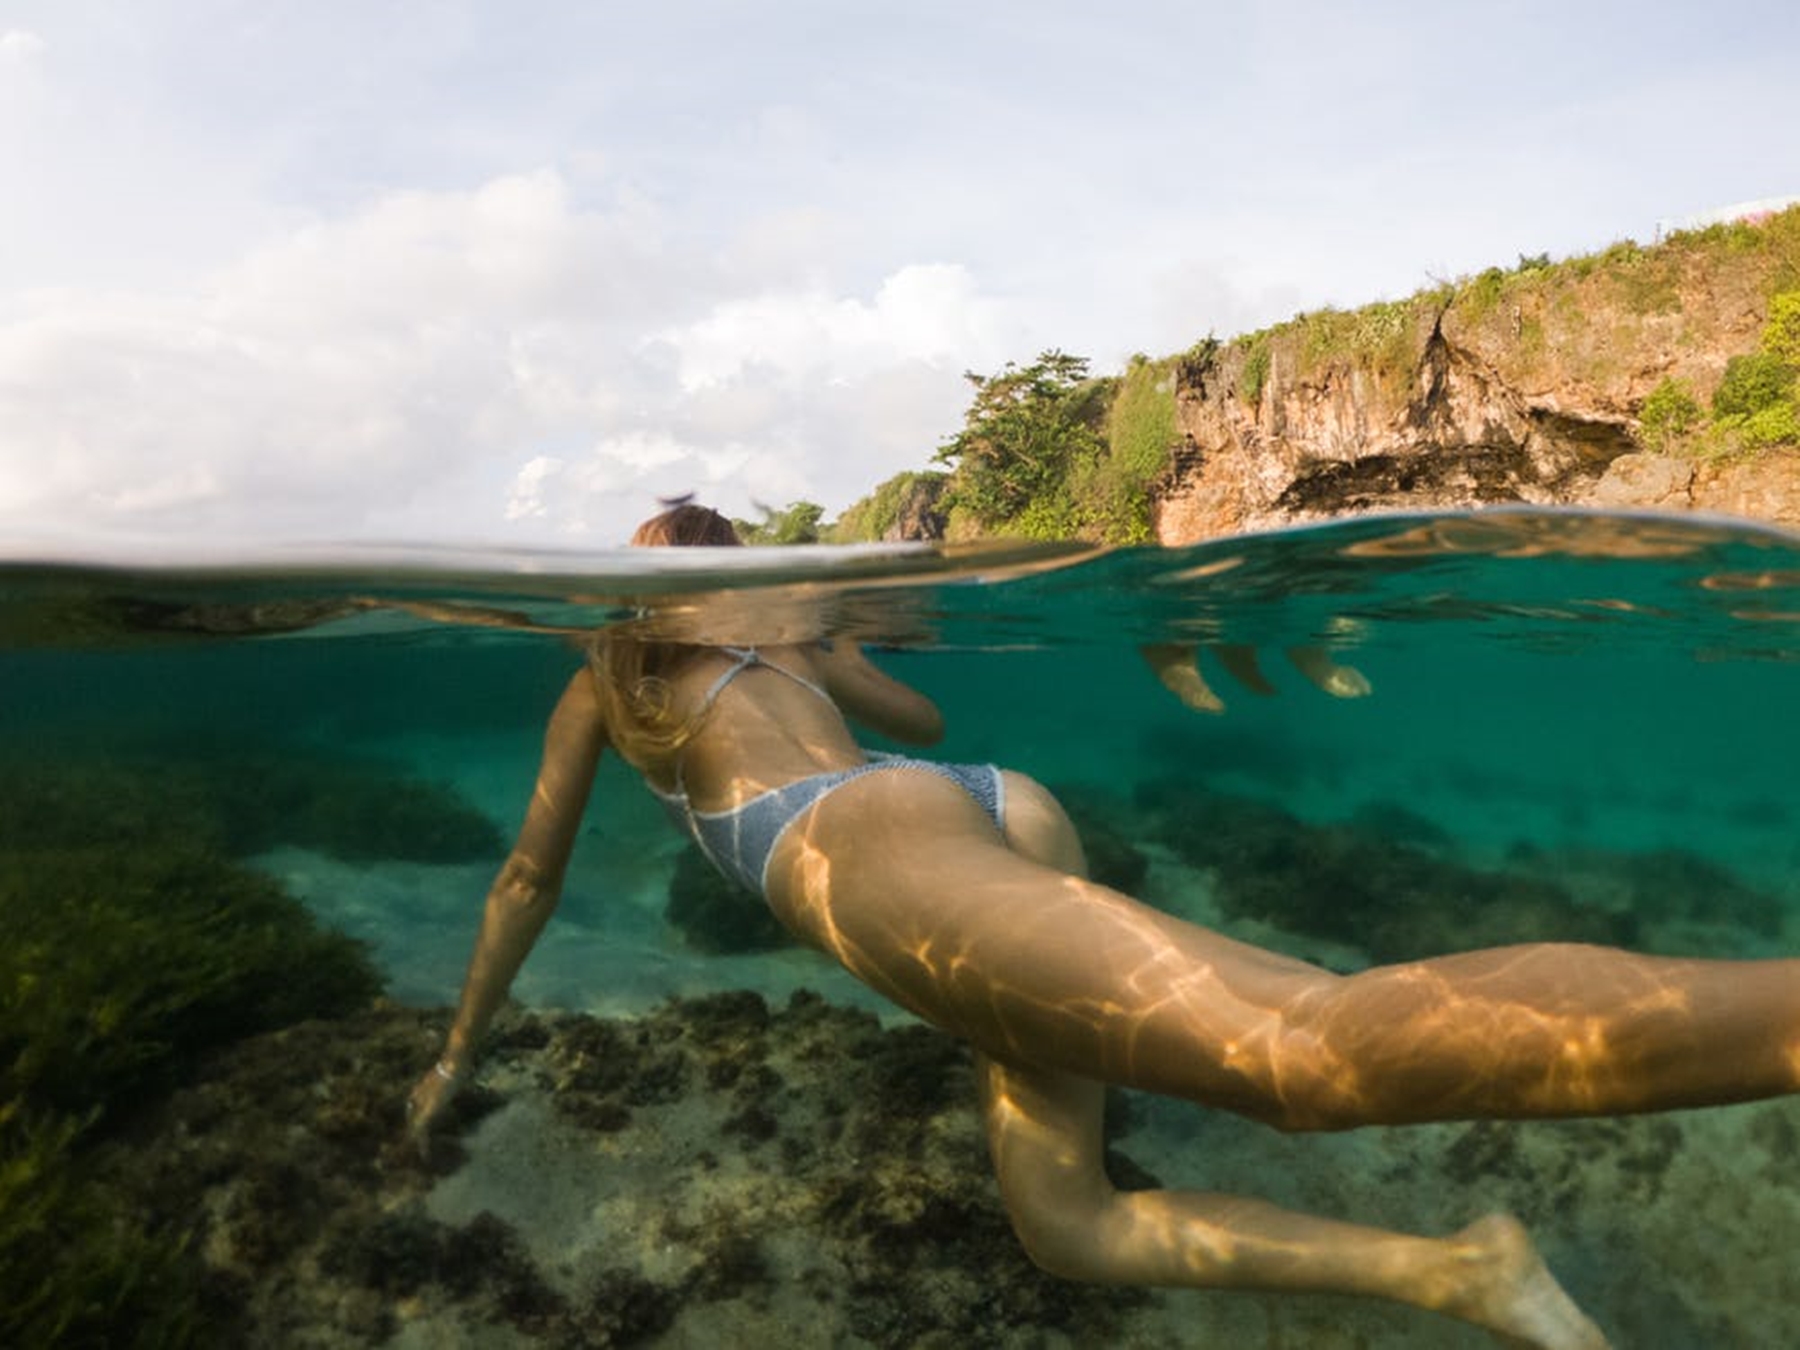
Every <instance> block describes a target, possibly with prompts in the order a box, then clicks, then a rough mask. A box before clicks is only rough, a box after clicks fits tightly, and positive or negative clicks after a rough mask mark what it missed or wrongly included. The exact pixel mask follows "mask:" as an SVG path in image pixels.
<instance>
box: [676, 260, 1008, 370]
mask: <svg viewBox="0 0 1800 1350" xmlns="http://www.w3.org/2000/svg"><path fill="white" fill-rule="evenodd" d="M1002 314H1003V307H1002V306H1001V305H1000V304H999V303H997V302H996V301H994V300H991V299H987V298H984V297H983V296H981V295H980V294H979V293H978V291H977V288H976V286H975V283H974V281H973V279H972V278H971V277H970V275H969V273H968V271H967V270H966V269H965V268H963V267H960V266H956V265H952V264H915V265H912V266H907V267H903V268H901V269H899V270H898V271H896V272H894V273H893V274H892V275H891V276H889V277H888V278H887V279H886V280H884V281H883V282H882V283H881V286H880V288H879V289H878V290H877V291H876V293H875V296H874V298H873V299H872V300H869V301H864V300H862V299H859V298H856V297H845V296H838V295H833V294H831V293H829V292H828V291H825V290H823V289H812V290H808V291H805V292H800V293H794V292H772V293H767V294H762V295H757V296H752V297H747V298H743V299H730V300H726V301H723V302H721V303H720V304H718V305H716V306H714V307H713V309H712V311H711V312H710V313H708V314H707V315H706V316H705V317H704V318H701V319H698V320H696V321H694V322H692V323H688V324H684V325H681V326H679V327H672V328H667V329H664V330H663V331H661V332H660V333H658V334H656V335H655V337H654V338H653V339H652V340H653V341H655V342H659V343H662V344H665V345H667V346H668V347H669V348H670V349H671V350H673V351H674V352H675V354H676V363H677V369H678V370H679V373H680V379H681V383H682V386H683V387H684V388H685V389H687V390H689V391H697V390H701V389H705V388H707V387H708V386H712V385H717V384H722V383H724V382H726V381H729V380H732V379H734V378H737V377H741V376H743V375H745V374H746V373H747V372H750V371H758V372H763V373H771V374H778V375H780V376H784V377H786V378H789V379H794V380H805V381H817V380H820V379H824V380H834V379H848V378H854V377H857V376H861V375H864V374H866V373H868V372H869V371H871V370H876V369H880V368H881V367H883V366H886V365H892V364H895V363H902V362H911V361H927V362H951V363H954V362H955V361H957V360H970V359H974V360H976V361H983V362H984V361H986V360H988V359H990V358H992V357H994V356H997V355H998V353H1000V352H1001V351H1002V350H1004V331H1005V328H1004V323H1003V318H1002Z"/></svg>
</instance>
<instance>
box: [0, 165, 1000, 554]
mask: <svg viewBox="0 0 1800 1350" xmlns="http://www.w3.org/2000/svg"><path fill="white" fill-rule="evenodd" d="M666 235H667V231H666V230H665V229H664V227H663V222H662V221H661V220H660V219H659V218H658V215H657V213H656V211H655V210H654V209H653V208H651V207H650V206H648V205H646V204H645V203H644V202H643V201H641V200H637V199H634V198H632V197H630V196H629V195H623V194H621V195H620V196H618V197H617V198H616V199H615V200H613V201H612V202H610V203H608V204H607V205H606V206H605V207H604V208H596V207H592V206H587V205H584V204H582V203H580V202H578V201H576V200H575V199H574V198H573V195H572V193H571V191H570V189H569V186H568V184H567V182H566V181H565V180H564V179H563V178H562V176H561V175H559V174H557V173H555V172H551V171H541V172H537V173H530V174H519V175H509V176H506V177H502V178H498V179H495V180H493V181H491V182H488V183H486V184H483V185H481V186H480V187H478V188H476V189H473V190H471V191H467V192H442V193H423V192H404V193H394V194H389V195H386V196H384V197H381V198H379V199H377V200H375V201H373V202H372V203H370V204H369V205H368V206H367V207H366V208H364V209H362V210H359V211H357V212H354V213H351V214H349V215H346V216H344V217H342V218H340V219H321V220H315V221H313V222H311V223H308V224H306V225H304V226H302V227H301V228H299V229H296V230H294V231H292V232H290V233H288V234H286V235H284V236H281V237H279V238H275V239H272V240H270V241H268V242H267V243H265V244H263V245H262V246H260V247H258V248H256V249H254V250H252V251H251V252H250V253H249V254H248V255H247V256H245V257H244V258H243V259H241V260H240V261H239V262H237V263H235V264H233V265H230V266H228V267H225V268H223V269H221V270H219V271H218V272H216V273H215V274H214V275H213V276H212V277H211V278H209V279H208V280H207V281H206V283H205V284H204V285H200V286H196V287H194V288H192V289H191V290H188V291H185V292H178V293H176V294H173V295H156V294H148V293H130V292H125V293H119V292H88V291H80V290H71V289H64V290H60V291H39V292H35V293H31V294H29V295H24V296H15V298H14V305H13V315H12V317H11V318H10V319H5V318H0V369H4V370H5V372H6V378H5V380H4V381H3V382H0V427H4V428H5V432H4V433H3V434H0V527H4V526H5V525H6V524H7V523H8V521H9V520H10V521H15V522H20V523H23V522H24V521H25V520H26V518H29V519H30V520H32V521H35V522H40V523H41V522H43V521H45V520H51V521H54V522H56V524H57V526H58V528H62V529H66V530H68V531H74V532H84V533H99V534H105V533H108V532H116V531H125V530H130V531H144V530H150V531H165V532H169V533H176V534H179V533H183V532H193V531H200V532H213V531H230V532H233V533H236V534H239V535H255V536H260V537H269V536H271V535H275V536H280V535H304V536H309V537H315V538H316V537H327V538H355V537H369V536H371V535H379V534H383V533H403V534H407V535H412V536H430V537H437V538H442V539H456V538H463V539H468V538H480V539H494V538H501V539H506V538H512V539H515V540H518V541H520V542H526V541H527V540H528V539H529V538H531V537H532V536H533V535H536V534H549V535H551V536H552V537H556V538H566V537H567V536H568V535H569V534H571V533H578V532H581V531H597V532H601V534H602V537H600V538H597V539H593V540H590V541H588V542H597V543H607V542H615V541H616V539H617V538H621V537H623V534H624V533H625V531H626V530H627V529H628V527H629V525H630V523H631V522H632V520H633V519H635V517H637V516H639V515H642V514H644V511H645V509H646V508H647V506H648V505H649V504H650V502H651V500H652V499H653V498H654V497H655V496H656V495H659V494H666V493H669V492H678V491H684V490H697V491H700V492H702V493H704V494H707V495H708V496H710V497H712V498H713V499H715V500H717V501H719V503H720V505H721V506H723V507H724V508H725V509H728V510H735V511H739V512H742V511H745V510H747V509H748V508H749V505H750V503H751V501H752V500H754V499H761V500H765V501H770V502H772V503H774V504H777V505H780V504H785V502H786V501H788V500H792V499H794V498H796V497H800V496H809V497H814V498H826V499H828V504H829V505H831V506H832V507H833V508H834V509H835V508H837V507H841V506H842V505H845V504H847V503H848V501H849V500H850V499H851V498H852V497H854V496H855V495H857V494H858V493H860V492H861V491H864V490H866V489H867V488H869V487H871V486H873V485H874V483H875V482H877V481H879V480H880V479H881V478H883V477H885V476H886V475H887V474H889V473H892V472H895V471H897V470H898V469H901V468H907V467H916V466H917V465H918V464H919V463H920V462H922V461H923V459H924V458H925V457H926V456H927V455H928V454H929V451H930V448H931V447H932V446H933V445H935V443H936V442H937V440H938V439H939V438H940V437H941V435H942V434H943V433H944V431H945V430H946V424H945V423H946V419H949V420H953V419H954V417H955V415H956V408H957V407H958V406H959V404H960V400H961V398H962V396H963V387H962V382H961V379H960V371H961V370H962V369H963V368H964V366H966V365H968V364H970V363H972V362H981V361H986V360H988V359H990V358H994V359H997V357H998V353H999V352H1000V351H1001V349H1002V344H1001V341H1000V339H999V338H998V336H997V334H998V333H999V332H1000V331H1001V329H1002V317H1003V310H1004V307H1003V306H1002V305H1000V304H999V303H998V302H996V301H994V300H992V299H989V298H986V297H984V296H982V295H981V293H980V289H979V287H978V286H977V285H976V283H975V281H974V279H973V278H972V277H971V276H970V274H969V273H968V272H967V271H966V270H965V269H963V268H960V267H956V266H948V265H917V266H908V267H902V268H900V269H898V270H896V271H895V272H894V273H893V274H892V275H891V276H889V277H888V278H887V279H886V280H885V281H884V282H882V283H881V284H880V285H879V286H878V287H876V289H875V291H874V293H873V294H872V295H870V296H868V297H860V296H855V295H839V294H834V293H832V292H831V291H829V290H827V289H825V288H823V287H822V286H819V285H814V286H811V287H809V288H808V289H805V290H803V291H783V290H780V289H774V288H770V287H767V286H764V285H762V284H761V283H760V281H759V279H758V278H755V277H749V276H746V277H742V278H737V277H732V276H728V275H725V274H724V273H723V272H721V271H720V270H719V268H718V265H717V264H716V263H713V262H711V261H709V259H708V258H707V257H706V256H705V255H700V254H696V253H695V252H694V251H692V250H689V251H688V252H686V253H679V252H677V251H675V250H674V249H672V248H671V247H670V246H669V245H668V243H667V240H666ZM734 286H736V287H738V288H740V289H741V291H742V292H743V293H742V294H740V295H736V296H734V295H733V294H732V288H733V287H734ZM702 288H704V289H705V290H708V291H710V292H711V293H713V294H722V295H724V296H725V298H723V299H721V300H719V301H717V302H716V303H713V304H712V305H711V306H710V308H706V309H704V310H702V306H701V302H700V298H699V297H700V293H701V290H702ZM0 313H4V311H0ZM646 333H651V334H654V335H655V336H654V337H653V338H651V339H646V337H645V336H644V335H645V334H646ZM890 389H904V390H905V398H904V400H901V399H896V398H892V397H884V396H883V394H882V391H883V390H890ZM850 391H854V394H853V395H852V394H851V393H850Z"/></svg>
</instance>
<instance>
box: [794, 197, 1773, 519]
mask: <svg viewBox="0 0 1800 1350" xmlns="http://www.w3.org/2000/svg"><path fill="white" fill-rule="evenodd" d="M1745 313H1749V314H1757V315H1762V316H1764V326H1763V327H1762V330H1761V335H1760V340H1758V339H1756V338H1752V337H1750V336H1748V335H1747V334H1746V332H1745V330H1744V328H1743V321H1742V315H1743V314H1745ZM1734 325H1735V326H1734ZM1447 340H1449V341H1454V342H1456V343H1458V344H1460V345H1461V346H1462V348H1463V349H1464V350H1465V351H1466V352H1467V353H1468V354H1469V355H1470V357H1471V358H1472V359H1473V360H1474V361H1475V362H1476V363H1478V364H1479V365H1481V366H1484V367H1485V368H1486V369H1487V370H1488V371H1489V372H1490V373H1491V374H1493V375H1494V376H1495V377H1496V378H1498V379H1500V380H1501V381H1506V380H1510V381H1512V382H1513V384H1514V385H1515V386H1518V387H1529V388H1531V389H1534V390H1546V389H1549V390H1556V391H1569V390H1579V391H1590V392H1593V393H1594V394H1595V396H1596V399H1597V401H1598V403H1599V404H1600V405H1603V406H1604V407H1605V409H1606V412H1605V414H1604V416H1605V417H1607V418H1610V419H1612V420H1611V425H1612V426H1614V427H1616V428H1617V433H1616V434H1617V436H1618V438H1620V439H1623V440H1627V441H1634V442H1635V443H1636V444H1638V445H1640V446H1641V447H1643V448H1644V449H1646V450H1651V451H1656V452H1659V453H1664V454H1675V455H1684V456H1692V457H1705V458H1716V457H1723V456H1734V457H1744V456H1751V455H1756V454H1759V453H1761V452H1763V451H1764V450H1767V449H1769V448H1771V447H1783V446H1800V207H1795V208H1791V209H1789V210H1787V211H1785V212H1781V213H1779V214H1777V215H1774V216H1772V217H1768V218H1765V219H1761V220H1756V221H1738V222H1734V223H1731V224H1724V225H1713V226H1709V227H1707V228H1705V229H1700V230H1693V231H1686V232H1680V233H1676V234H1673V235H1670V236H1669V237H1668V238H1666V239H1664V240H1662V241H1660V242H1658V243H1656V244H1654V245H1640V244H1637V243H1632V242H1629V241H1627V242H1622V243H1618V244H1614V245H1612V246H1611V247H1609V248H1607V249H1604V250H1602V251H1600V252H1597V253H1594V254H1590V255H1586V256H1581V257H1575V258H1569V259H1566V260H1562V261H1553V260H1552V259H1551V258H1550V257H1549V256H1548V255H1546V254H1536V255H1533V256H1522V257H1520V258H1519V260H1518V264H1517V266H1515V267H1512V268H1500V267H1490V268H1488V269H1486V270H1485V271H1482V272H1480V273H1478V274H1476V275H1475V276H1472V277H1463V278H1459V279H1457V280H1455V281H1451V282H1441V283H1437V284H1434V285H1432V286H1429V287H1426V288H1424V289H1421V290H1420V291H1419V292H1417V293H1416V294H1414V295H1412V296H1409V297H1407V298H1404V299H1400V300H1392V301H1382V302H1378V303H1375V304H1370V305H1365V306H1362V307H1361V308H1358V309H1352V310H1341V309H1336V308H1325V309H1321V310H1315V311H1311V312H1307V313H1302V314H1299V315H1296V316H1295V317H1294V318H1292V319H1289V320H1286V321H1285V322H1282V323H1279V324H1274V325H1272V326H1270V327H1268V328H1264V329H1260V330H1258V331H1256V332H1252V333H1247V334H1244V335H1242V336H1240V337H1237V338H1234V339H1232V340H1230V341H1227V342H1223V343H1221V342H1218V341H1216V340H1214V339H1212V338H1208V339H1207V340H1206V341H1204V342H1202V343H1199V344H1197V345H1196V346H1195V347H1194V348H1192V349H1191V350H1189V351H1188V352H1185V353H1182V354H1180V355H1177V356H1172V357H1167V358H1163V359H1160V360H1155V359H1151V358H1148V357H1144V356H1135V357H1133V358H1132V359H1131V362H1130V364H1129V366H1128V367H1127V369H1126V371H1125V372H1124V373H1123V374H1122V375H1118V376H1095V375H1093V374H1092V373H1091V371H1090V370H1089V366H1088V362H1087V360H1086V359H1084V358H1082V357H1079V356H1072V355H1070V354H1068V353H1066V352H1061V351H1055V350H1052V351H1047V352H1044V353H1042V354H1041V355H1040V356H1039V357H1038V358H1037V359H1036V360H1035V361H1034V362H1032V363H1031V364H1029V365H1026V366H1018V365H1014V364H1008V365H1007V366H1006V367H1005V368H1004V369H1003V370H1001V371H1000V372H999V373H998V374H995V375H987V376H983V375H974V374H971V375H969V376H968V379H969V382H970V384H971V385H972V386H973V389H974V397H973V399H972V401H971V404H970V407H969V409H968V411H967V413H966V414H965V417H964V424H963V427H962V429H961V430H960V431H959V432H957V434H956V435H954V436H952V437H950V438H949V439H948V440H946V441H945V442H944V443H943V445H942V446H940V447H939V450H938V452H937V454H936V456H935V458H936V459H937V461H938V462H940V463H943V464H946V465H948V466H949V467H950V472H949V474H948V476H947V477H946V478H943V479H942V480H941V481H934V482H931V483H929V484H925V485H924V487H925V488H926V489H928V492H929V493H930V494H935V495H934V496H933V497H932V500H933V501H935V502H937V503H938V505H939V506H940V507H941V509H942V511H943V514H944V515H946V516H947V520H948V534H949V535H950V536H951V537H953V538H969V537H973V536H977V535H1012V536H1026V537H1033V538H1070V537H1079V538H1086V539H1092V540H1096V541H1103V542H1109V543H1136V542H1140V541H1144V540H1148V539H1150V538H1151V537H1152V534H1153V531H1152V527H1151V498H1152V485H1153V484H1154V483H1155V481H1156V480H1157V478H1158V476H1159V475H1161V474H1163V473H1165V472H1166V471H1167V470H1168V469H1169V467H1170V463H1171V451H1172V450H1174V449H1175V448H1177V447H1178V446H1179V445H1180V444H1181V442H1182V440H1183V436H1184V433H1183V429H1182V427H1181V425H1180V423H1179V420H1178V417H1177V408H1178V399H1177V396H1178V393H1179V392H1181V391H1191V392H1197V391H1200V390H1202V389H1204V391H1205V393H1204V396H1205V397H1208V398H1213V399H1217V398H1220V397H1221V396H1224V397H1228V398H1229V399H1230V400H1231V405H1232V407H1233V408H1235V409H1237V410H1238V411H1236V412H1234V413H1231V414H1230V416H1232V417H1234V418H1236V419H1238V420H1239V421H1241V422H1243V423H1244V425H1245V426H1246V427H1254V428H1255V429H1254V430H1253V431H1247V432H1246V433H1245V434H1246V435H1248V436H1249V437H1250V439H1251V442H1252V443H1254V442H1255V439H1256V437H1257V436H1261V437H1262V438H1264V440H1265V441H1266V440H1267V439H1268V438H1269V437H1270V436H1280V435H1283V434H1291V433H1284V432H1282V431H1281V430H1278V429H1277V428H1279V427H1281V426H1282V425H1283V414H1282V413H1281V411H1280V410H1279V409H1277V408H1275V407H1273V406H1271V407H1269V408H1265V407H1264V401H1265V398H1266V397H1268V396H1271V395H1272V396H1273V397H1275V398H1277V399H1281V398H1284V397H1285V398H1290V399H1291V398H1293V397H1294V396H1295V394H1296V392H1299V393H1300V394H1301V396H1302V401H1304V399H1305V397H1307V396H1308V392H1309V391H1311V392H1316V391H1318V390H1321V389H1325V388H1328V387H1329V388H1333V389H1336V390H1339V391H1342V390H1344V389H1349V390H1351V391H1352V397H1353V398H1354V400H1355V401H1356V402H1357V404H1358V406H1359V408H1373V407H1376V406H1377V405H1379V406H1380V408H1382V409H1383V410H1384V415H1386V416H1390V417H1393V418H1394V419H1395V420H1397V421H1399V422H1402V423H1404V422H1407V421H1409V420H1410V421H1412V422H1413V423H1414V424H1415V425H1416V424H1417V420H1418V418H1419V417H1420V415H1421V410H1422V407H1423V400H1424V399H1426V398H1427V397H1428V396H1430V395H1431V394H1432V393H1433V390H1434V383H1433V382H1434V376H1433V371H1432V368H1431V362H1432V360H1433V359H1435V358H1434V355H1433V353H1434V350H1436V349H1440V348H1441V347H1442V345H1443V344H1444V343H1445V342H1446V341H1447ZM1659 371H1660V372H1666V373H1663V374H1662V376H1661V379H1660V382H1658V379H1657V376H1658V373H1659ZM1646 372H1648V376H1647V377H1646ZM1562 401H1563V400H1562V399H1561V398H1560V397H1559V398H1557V399H1555V400H1552V405H1553V411H1554V410H1555V405H1557V404H1560V403H1561V402H1562ZM1534 406H1535V405H1534ZM1222 415H1223V414H1222ZM1265 419H1268V420H1265ZM923 478H924V475H919V474H913V473H907V474H901V475H897V476H896V477H895V478H892V479H890V480H888V481H887V482H886V483H883V484H882V485H881V486H880V487H879V488H877V489H876V490H875V492H874V493H872V494H871V495H870V496H869V497H866V498H864V499H863V500H862V501H860V502H858V503H856V505H855V506H853V507H851V508H850V509H849V510H848V511H846V512H845V513H844V516H843V518H842V519H841V520H840V521H839V522H838V524H837V525H836V526H833V527H830V529H829V531H828V532H827V537H829V538H833V539H836V540H840V541H843V542H854V541H857V540H864V539H876V538H880V537H882V535H883V533H885V532H886V531H887V530H889V529H890V528H892V527H893V526H894V524H895V521H896V519H897V516H898V513H899V509H900V503H901V502H903V501H909V500H913V501H916V500H917V498H916V496H915V494H917V493H918V492H920V491H921V487H922V484H921V480H922V479H923Z"/></svg>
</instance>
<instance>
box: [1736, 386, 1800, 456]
mask: <svg viewBox="0 0 1800 1350" xmlns="http://www.w3.org/2000/svg"><path fill="white" fill-rule="evenodd" d="M1740 434H1741V435H1742V436H1743V438H1744V444H1745V445H1747V446H1752V447H1754V448H1757V449H1761V448H1763V447H1766V446H1771V445H1800V407H1797V406H1796V404H1795V400H1793V399H1791V398H1788V399H1783V400H1782V401H1781V402H1779V403H1771V404H1770V405H1769V406H1768V407H1766V408H1759V409H1758V410H1757V411H1755V412H1753V413H1751V414H1750V415H1749V416H1748V417H1746V418H1745V419H1744V423H1743V427H1742V428H1741V431H1740Z"/></svg>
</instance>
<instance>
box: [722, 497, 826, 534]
mask: <svg viewBox="0 0 1800 1350" xmlns="http://www.w3.org/2000/svg"><path fill="white" fill-rule="evenodd" d="M756 509H757V510H758V511H761V512H762V517H763V518H762V521H761V523H760V524H757V523H753V522H751V521H748V520H734V521H732V522H731V524H732V526H733V528H735V529H736V530H737V532H738V538H739V539H742V540H743V541H744V542H745V543H746V544H816V543H818V542H819V522H820V521H821V520H823V519H824V517H825V508H824V507H822V506H820V505H819V504H818V503H817V502H809V501H798V502H789V503H788V504H787V505H786V506H785V507H783V508H782V509H781V510H779V511H777V510H775V509H774V508H773V507H769V506H764V505H763V504H762V503H761V502H758V503H757V504H756Z"/></svg>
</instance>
